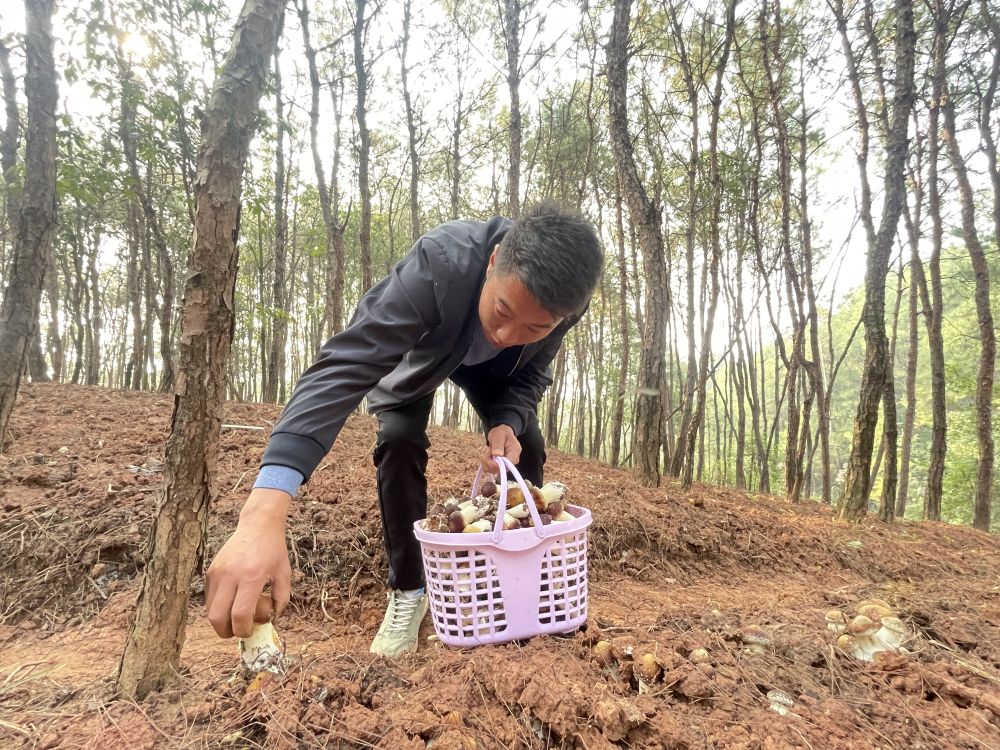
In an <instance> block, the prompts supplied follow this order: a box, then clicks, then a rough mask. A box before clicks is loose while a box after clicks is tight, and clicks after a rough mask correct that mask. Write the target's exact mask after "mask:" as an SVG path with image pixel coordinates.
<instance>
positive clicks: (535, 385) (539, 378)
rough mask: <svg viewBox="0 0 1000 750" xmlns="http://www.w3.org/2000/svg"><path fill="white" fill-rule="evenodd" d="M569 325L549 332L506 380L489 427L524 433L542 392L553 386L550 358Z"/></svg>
mask: <svg viewBox="0 0 1000 750" xmlns="http://www.w3.org/2000/svg"><path fill="white" fill-rule="evenodd" d="M575 322H576V321H575V320H574V321H573V323H575ZM571 325H572V324H569V325H566V326H562V327H560V329H557V330H556V331H553V332H552V333H551V334H549V336H548V337H547V338H546V339H545V342H544V343H543V345H542V346H541V348H540V349H539V350H538V351H537V352H536V353H535V356H534V357H532V358H531V361H530V362H528V363H527V364H525V365H524V367H522V368H521V369H520V370H517V371H516V372H515V373H514V374H512V375H511V376H510V377H509V378H508V379H507V387H506V388H505V389H504V391H503V392H502V393H501V394H500V396H499V397H498V398H497V400H496V401H495V402H494V403H493V406H492V407H491V408H490V411H489V415H488V416H489V428H490V429H493V428H494V427H496V426H498V425H502V424H505V425H509V426H510V428H511V429H512V430H513V431H514V434H515V435H521V434H523V433H524V430H525V428H526V427H527V425H528V422H529V421H530V420H531V418H532V417H533V416H535V414H536V413H537V412H538V402H539V401H541V400H542V394H543V393H545V389H546V388H548V387H549V386H550V385H552V368H551V364H552V360H553V359H555V356H556V353H557V352H558V351H559V347H560V346H561V345H562V341H563V337H564V336H565V335H566V331H568V330H569V328H570V327H571Z"/></svg>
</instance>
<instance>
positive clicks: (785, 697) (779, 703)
mask: <svg viewBox="0 0 1000 750" xmlns="http://www.w3.org/2000/svg"><path fill="white" fill-rule="evenodd" d="M767 700H768V702H769V703H770V704H771V710H772V711H774V712H775V713H777V714H780V715H781V716H784V715H785V714H787V713H788V712H789V711H790V710H791V709H792V706H794V705H795V701H794V700H793V699H792V696H790V695H789V694H788V693H786V692H785V691H784V690H768V691H767Z"/></svg>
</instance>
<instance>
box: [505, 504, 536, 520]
mask: <svg viewBox="0 0 1000 750" xmlns="http://www.w3.org/2000/svg"><path fill="white" fill-rule="evenodd" d="M507 512H508V513H510V514H511V515H512V516H514V518H518V519H521V518H528V516H530V515H531V511H529V510H528V506H527V505H525V504H524V503H518V504H517V505H515V506H513V507H512V508H507Z"/></svg>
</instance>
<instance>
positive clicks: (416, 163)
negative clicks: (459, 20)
mask: <svg viewBox="0 0 1000 750" xmlns="http://www.w3.org/2000/svg"><path fill="white" fill-rule="evenodd" d="M412 5H413V0H405V2H404V3H403V44H402V48H401V51H400V58H399V63H400V73H401V75H402V78H403V104H404V105H405V107H406V133H407V136H408V137H407V146H408V147H409V151H410V236H411V237H412V239H413V241H414V242H416V241H417V240H418V239H419V238H420V234H421V232H420V205H419V187H420V158H419V156H418V154H417V123H416V116H415V114H414V112H413V98H412V96H411V95H410V87H409V81H408V75H409V70H408V69H407V67H406V52H407V48H408V47H409V45H410V11H411V7H412ZM390 247H391V245H390Z"/></svg>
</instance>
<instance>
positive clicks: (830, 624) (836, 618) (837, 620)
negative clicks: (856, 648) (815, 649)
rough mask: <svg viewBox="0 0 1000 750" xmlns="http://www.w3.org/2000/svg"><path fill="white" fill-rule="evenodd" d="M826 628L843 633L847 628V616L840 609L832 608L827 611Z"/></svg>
mask: <svg viewBox="0 0 1000 750" xmlns="http://www.w3.org/2000/svg"><path fill="white" fill-rule="evenodd" d="M825 620H826V629H827V630H829V631H831V632H834V633H843V632H844V631H845V630H847V618H845V617H844V613H843V612H841V611H840V610H839V609H831V610H830V611H829V612H827V613H826V618H825Z"/></svg>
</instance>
